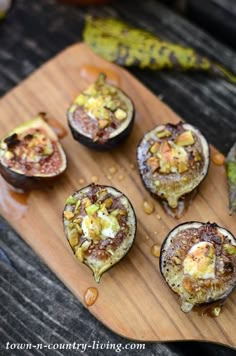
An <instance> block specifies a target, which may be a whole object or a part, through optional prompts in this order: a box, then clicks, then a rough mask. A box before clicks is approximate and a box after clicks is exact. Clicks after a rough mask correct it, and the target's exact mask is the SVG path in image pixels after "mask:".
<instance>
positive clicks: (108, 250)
mask: <svg viewBox="0 0 236 356" xmlns="http://www.w3.org/2000/svg"><path fill="white" fill-rule="evenodd" d="M107 252H109V253H110V255H112V256H113V255H114V251H113V250H112V249H111V248H109V247H107Z"/></svg>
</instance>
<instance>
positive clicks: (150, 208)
mask: <svg viewBox="0 0 236 356" xmlns="http://www.w3.org/2000/svg"><path fill="white" fill-rule="evenodd" d="M143 210H144V212H145V213H146V214H148V215H150V214H152V213H153V212H154V210H155V206H154V204H153V202H152V201H150V200H144V201H143Z"/></svg>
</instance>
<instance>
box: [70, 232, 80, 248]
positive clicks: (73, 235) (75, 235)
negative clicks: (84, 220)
mask: <svg viewBox="0 0 236 356" xmlns="http://www.w3.org/2000/svg"><path fill="white" fill-rule="evenodd" d="M69 241H70V245H71V246H72V247H75V246H76V245H78V243H79V237H78V231H77V230H76V229H73V230H71V231H70V232H69Z"/></svg>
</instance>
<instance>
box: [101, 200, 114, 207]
mask: <svg viewBox="0 0 236 356" xmlns="http://www.w3.org/2000/svg"><path fill="white" fill-rule="evenodd" d="M112 203H113V200H112V199H111V198H107V199H106V200H105V201H104V202H103V204H104V205H105V207H106V208H110V207H111V206H112Z"/></svg>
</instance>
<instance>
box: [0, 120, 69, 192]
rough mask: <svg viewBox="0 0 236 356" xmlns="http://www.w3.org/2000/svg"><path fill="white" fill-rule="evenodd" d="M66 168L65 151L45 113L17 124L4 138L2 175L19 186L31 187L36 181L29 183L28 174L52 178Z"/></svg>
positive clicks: (1, 144) (0, 159) (1, 143)
mask: <svg viewBox="0 0 236 356" xmlns="http://www.w3.org/2000/svg"><path fill="white" fill-rule="evenodd" d="M65 168H66V156H65V153H64V151H63V149H62V147H61V145H60V143H59V141H58V138H57V136H56V135H55V133H54V132H53V130H52V128H51V127H50V126H49V125H48V124H47V123H46V122H45V121H44V119H43V118H42V117H41V116H38V117H36V118H34V119H33V120H31V121H28V122H25V123H23V124H22V125H20V126H18V127H16V128H15V129H14V130H12V131H11V132H10V133H9V134H8V135H7V136H6V137H4V138H3V139H2V140H1V141H0V169H1V171H2V175H3V176H4V177H5V179H6V180H7V181H8V179H9V183H11V184H13V185H14V186H16V187H19V188H23V189H25V188H26V189H28V188H30V184H31V183H32V184H33V180H31V182H29V181H27V177H32V178H34V177H37V178H39V177H40V178H41V180H42V179H43V178H46V177H51V178H52V177H56V176H58V175H59V174H61V173H62V172H63V171H64V170H65ZM24 177H25V179H23V178H24ZM35 182H36V179H35ZM37 182H38V183H39V182H40V179H38V180H37ZM28 184H29V186H28ZM36 185H37V184H35V187H36Z"/></svg>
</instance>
